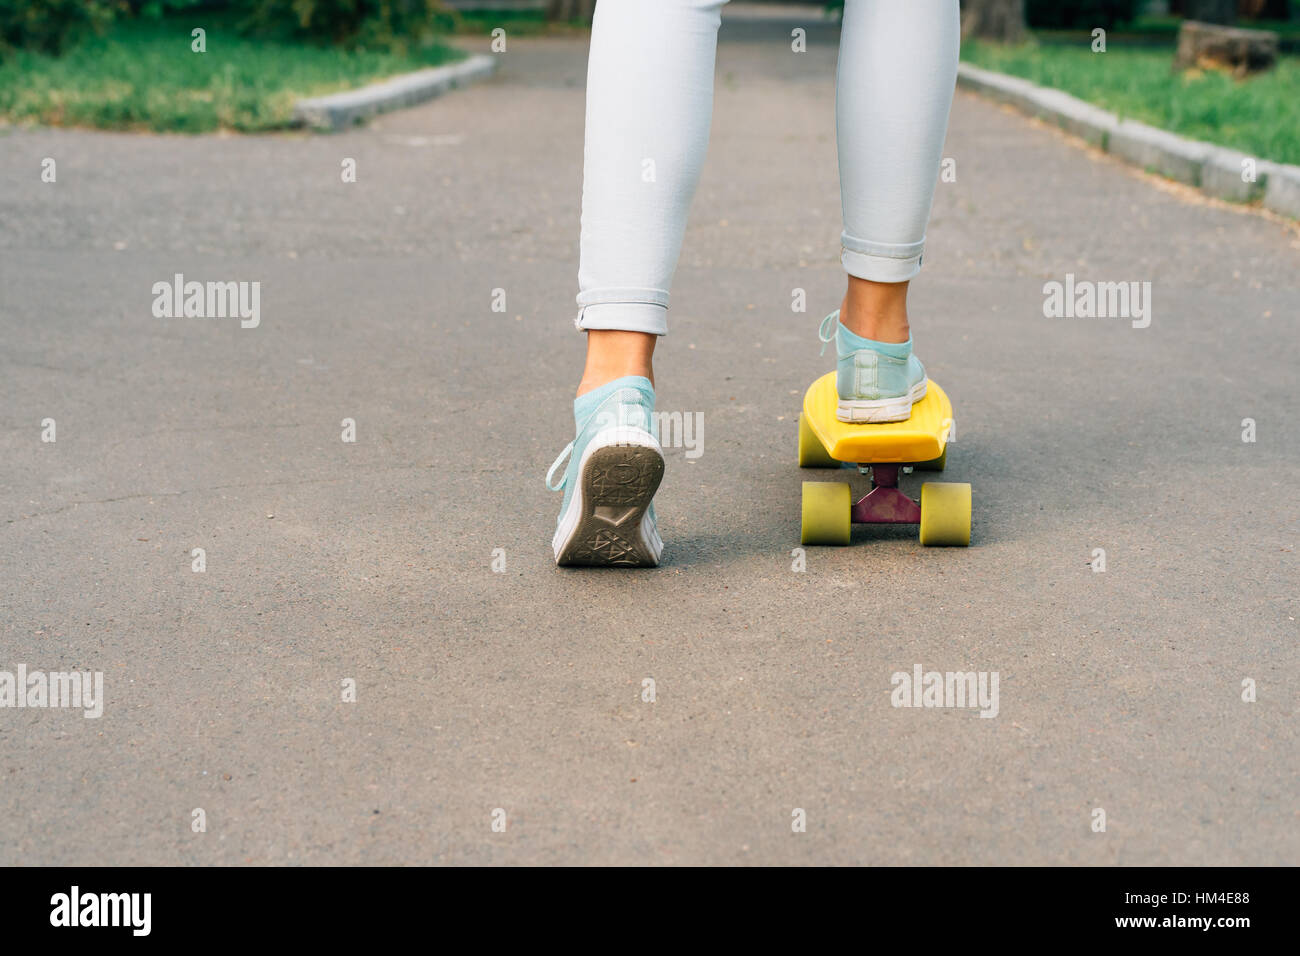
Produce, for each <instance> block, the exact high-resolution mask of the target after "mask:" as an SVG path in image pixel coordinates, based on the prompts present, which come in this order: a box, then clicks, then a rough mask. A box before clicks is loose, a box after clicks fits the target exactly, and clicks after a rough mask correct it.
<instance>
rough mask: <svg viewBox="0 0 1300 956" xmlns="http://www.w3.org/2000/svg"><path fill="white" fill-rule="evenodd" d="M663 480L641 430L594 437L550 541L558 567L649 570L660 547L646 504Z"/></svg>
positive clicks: (655, 448) (656, 451)
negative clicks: (639, 568) (642, 568)
mask: <svg viewBox="0 0 1300 956" xmlns="http://www.w3.org/2000/svg"><path fill="white" fill-rule="evenodd" d="M663 476H664V453H663V449H662V448H661V447H660V446H659V442H658V441H656V440H655V437H654V436H653V435H651V434H650V433H649V432H647V431H645V430H644V429H641V428H632V427H628V426H619V427H615V428H607V429H605V430H604V431H601V432H597V433H596V435H594V436H593V437H592V439H591V442H590V443H589V444H588V445H587V447H586V449H585V450H584V451H583V453H582V459H581V461H579V462H578V474H577V478H576V480H577V483H578V484H577V487H576V488H574V489H573V496H572V497H571V498H570V499H569V508H568V510H567V511H566V512H565V513H564V514H563V515H562V516H561V518H560V523H559V525H558V527H556V529H555V536H554V537H553V538H552V539H551V549H552V550H553V551H554V552H555V563H556V564H558V565H562V566H570V565H587V566H594V567H618V568H638V567H654V566H655V565H657V564H658V563H659V556H660V555H661V554H662V553H663V550H664V542H663V539H662V538H660V537H659V529H658V528H656V527H655V523H654V521H652V520H651V518H650V502H651V501H653V500H654V496H655V492H656V491H658V490H659V482H660V481H661V480H662V479H663Z"/></svg>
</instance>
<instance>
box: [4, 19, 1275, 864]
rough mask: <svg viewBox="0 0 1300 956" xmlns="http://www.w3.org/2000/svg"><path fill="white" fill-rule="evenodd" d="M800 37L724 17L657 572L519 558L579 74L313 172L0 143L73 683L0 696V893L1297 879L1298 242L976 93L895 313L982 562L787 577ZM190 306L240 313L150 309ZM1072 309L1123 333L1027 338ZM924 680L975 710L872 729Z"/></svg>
mask: <svg viewBox="0 0 1300 956" xmlns="http://www.w3.org/2000/svg"><path fill="white" fill-rule="evenodd" d="M788 29H789V27H788V25H787V24H783V23H782V22H780V21H779V20H768V21H756V22H745V21H741V20H738V19H734V18H733V19H730V20H728V21H727V22H725V23H724V26H723V30H722V38H721V46H720V51H719V61H718V73H717V99H716V109H715V117H714V129H713V137H712V142H711V146H710V153H709V158H708V162H707V165H706V168H705V170H704V174H703V179H702V182H701V184H700V188H699V192H698V195H697V198H696V202H695V207H694V212H693V219H692V221H691V226H690V230H689V234H688V236H687V238H686V243H685V248H684V250H683V253H682V258H681V264H680V267H679V270H678V273H677V279H676V284H675V288H674V308H673V311H672V314H671V323H672V331H671V333H670V334H669V335H668V336H667V337H666V338H665V339H664V340H663V341H662V342H661V345H660V350H659V353H658V356H657V358H658V362H657V375H658V385H659V408H660V409H661V410H665V411H682V412H699V413H702V415H703V419H704V423H705V430H704V433H703V440H704V445H703V449H704V451H703V454H702V455H701V456H700V457H699V458H696V459H688V458H687V457H686V455H685V452H684V450H683V449H680V448H678V449H669V451H668V467H667V474H666V477H665V481H664V484H663V486H662V488H661V491H660V494H659V497H658V499H657V501H658V508H659V515H660V522H661V528H662V531H663V536H664V538H665V541H666V542H667V546H666V550H665V554H664V564H663V566H662V567H660V568H659V569H656V570H652V571H639V572H631V571H610V570H604V571H602V570H559V569H556V568H555V567H554V566H553V563H552V556H551V553H550V549H549V541H550V536H551V532H552V529H553V526H554V525H553V522H554V519H555V514H556V512H557V510H558V496H556V495H553V494H550V493H548V492H547V491H546V490H545V488H544V487H543V483H542V476H543V473H544V471H545V469H546V468H547V466H548V465H549V464H550V463H551V460H552V458H553V457H554V456H555V455H556V454H557V453H558V452H559V450H560V449H561V448H562V447H563V445H564V443H565V442H566V441H567V440H568V439H569V438H570V437H572V436H571V428H572V421H571V414H570V400H571V396H572V390H573V387H574V385H575V384H576V381H577V377H578V373H579V369H580V364H581V350H582V340H581V337H580V336H579V335H578V334H577V333H575V332H574V331H573V327H572V317H573V312H574V306H573V296H574V294H575V292H576V270H577V242H578V227H579V204H578V200H579V196H580V191H581V159H582V123H583V83H584V73H585V53H586V47H585V43H586V41H585V39H584V38H583V37H581V36H573V37H565V38H538V39H530V40H522V39H516V40H512V41H511V43H510V46H509V52H508V53H507V54H505V55H504V56H503V58H502V61H501V67H500V69H499V71H498V73H497V75H496V76H495V77H494V78H493V79H492V80H490V81H489V82H487V83H484V84H481V85H478V86H475V87H473V88H470V89H468V90H464V91H461V92H458V93H456V94H454V95H452V96H449V97H446V98H443V99H440V100H437V101H434V102H432V103H429V104H426V105H424V106H422V107H419V108H415V109H412V110H409V111H405V112H401V113H394V114H389V115H386V116H384V117H381V118H379V119H377V120H376V121H375V122H373V124H372V125H370V126H369V127H366V128H360V129H356V130H353V131H350V132H347V133H344V134H340V135H337V136H314V135H305V134H293V135H283V136H265V137H239V136H218V137H204V138H186V137H175V136H145V135H110V134H103V133H94V132H87V131H75V130H22V131H8V132H7V133H6V134H4V135H2V136H0V158H2V160H3V161H2V162H0V321H2V323H3V324H2V327H3V336H4V345H3V349H2V353H0V370H2V372H0V395H2V396H3V429H2V430H0V442H2V443H3V444H2V445H0V497H2V501H3V513H4V525H3V527H4V532H3V536H2V537H0V549H2V550H0V566H2V567H3V572H4V589H3V601H4V607H3V620H2V621H0V635H2V639H3V646H2V648H0V650H2V651H3V653H0V670H3V669H8V670H13V669H14V668H15V667H16V666H17V665H18V664H20V663H24V664H26V665H27V666H28V667H29V668H31V669H38V668H39V669H44V670H51V671H57V670H74V669H75V670H87V671H102V672H104V674H105V693H106V697H107V701H106V704H105V710H104V714H103V716H102V717H101V718H100V719H98V720H94V719H85V718H83V717H82V716H81V715H80V713H79V712H75V711H69V710H55V709H22V710H19V709H3V710H0V864H16V863H40V864H55V863H61V864H161V863H184V864H283V863H306V864H315V863H345V864H356V863H369V864H387V863H411V864H420V863H453V864H465V863H492V864H524V863H529V864H551V863H592V864H610V863H644V864H667V863H709V864H760V863H782V864H804V863H839V864H856V863H871V864H905V863H914V864H991V863H999V864H1230V863H1245V864H1284V863H1295V862H1296V861H1297V858H1298V857H1300V853H1298V851H1300V826H1297V823H1300V802H1298V801H1297V796H1296V795H1297V783H1298V781H1297V767H1298V765H1300V761H1298V760H1297V746H1296V745H1297V726H1298V722H1297V719H1296V718H1297V708H1296V701H1297V689H1298V684H1300V680H1298V677H1297V663H1298V655H1297V650H1296V636H1297V630H1296V627H1297V625H1296V616H1297V607H1296V593H1297V586H1296V584H1297V575H1296V555H1295V546H1296V531H1297V521H1298V516H1297V510H1298V508H1300V495H1297V476H1298V474H1300V470H1298V469H1297V465H1298V464H1300V456H1298V455H1297V449H1296V441H1295V438H1296V431H1295V420H1296V411H1297V409H1296V398H1295V387H1296V367H1297V342H1298V341H1300V333H1297V327H1296V314H1297V308H1298V307H1300V269H1298V268H1297V264H1298V263H1300V243H1298V242H1297V238H1296V235H1295V233H1294V231H1293V230H1292V229H1291V228H1290V227H1288V226H1287V225H1286V224H1284V223H1282V222H1281V221H1279V220H1275V219H1271V218H1268V217H1265V216H1262V215H1259V214H1257V213H1253V212H1246V211H1242V210H1239V209H1235V208H1231V207H1228V206H1226V205H1224V204H1221V203H1214V202H1210V201H1207V200H1204V199H1202V198H1198V197H1197V196H1196V195H1195V194H1194V193H1191V192H1190V191H1188V190H1184V189H1181V188H1180V187H1176V186H1173V185H1167V184H1161V183H1159V182H1158V181H1156V180H1154V179H1153V178H1151V177H1149V176H1146V175H1145V174H1142V173H1140V172H1136V171H1134V170H1132V169H1130V168H1128V167H1126V166H1124V165H1122V164H1121V163H1119V162H1117V161H1115V160H1113V159H1108V158H1106V157H1104V156H1102V155H1100V154H1097V153H1095V152H1090V151H1088V150H1087V149H1085V148H1083V147H1081V146H1080V145H1078V144H1077V143H1073V142H1070V141H1068V140H1067V139H1065V138H1064V136H1063V135H1062V134H1061V133H1059V132H1056V131H1052V130H1050V129H1048V128H1047V127H1045V126H1043V125H1042V124H1038V123H1035V122H1033V121H1031V120H1027V119H1026V118H1024V117H1022V116H1021V115H1019V114H1016V113H1013V112H1011V111H1010V110H1008V109H1006V108H1004V107H1000V106H998V105H995V104H991V103H989V102H986V101H983V100H980V99H977V98H975V97H974V96H973V95H971V94H969V93H959V94H958V96H957V100H956V104H955V107H954V112H953V119H952V125H951V130H950V133H949V142H948V146H947V151H946V155H948V156H950V157H952V158H954V159H955V160H956V170H957V178H956V181H955V182H951V183H941V184H940V186H939V193H938V197H937V200H936V204H935V211H934V219H933V223H932V227H931V230H930V234H929V240H930V244H929V248H928V250H927V256H926V267H925V271H924V273H923V275H922V277H921V278H920V279H919V280H918V281H917V282H916V283H915V284H914V289H913V295H912V312H913V318H914V330H915V339H916V342H917V348H918V353H919V354H920V356H921V357H922V358H923V360H924V361H925V362H926V363H927V365H928V367H929V369H930V372H931V374H932V376H933V377H934V378H935V380H936V381H938V382H940V383H941V384H942V385H943V386H944V387H945V389H946V390H947V391H948V393H949V394H950V395H951V396H952V397H953V399H954V402H955V405H956V409H957V420H958V424H959V435H958V439H959V440H958V442H957V443H956V444H955V445H954V446H953V449H952V451H951V454H950V456H949V470H948V474H947V476H946V477H947V478H948V480H957V481H970V482H971V483H972V484H973V486H974V501H975V524H974V540H973V541H972V547H971V548H970V549H968V550H942V549H934V550H926V549H922V548H921V547H919V545H918V544H917V542H916V540H915V538H914V532H913V531H911V530H895V531H885V532H880V531H874V532H869V531H863V530H856V531H855V533H854V543H853V546H852V547H848V548H843V549H809V550H808V552H807V570H806V571H805V572H802V573H799V572H795V571H793V570H792V564H793V562H794V557H792V552H793V551H794V549H796V548H797V547H798V545H799V491H800V482H801V481H802V480H804V479H805V478H808V477H826V476H825V475H824V474H813V475H811V476H810V475H809V474H808V473H801V472H800V471H799V469H798V468H797V467H796V466H795V461H794V439H795V421H796V414H797V411H798V408H799V402H800V396H801V394H802V390H803V389H804V388H805V387H806V386H807V384H808V383H809V382H810V381H812V379H813V378H814V377H815V376H817V375H819V374H821V373H822V372H824V371H826V370H827V369H829V368H830V367H832V361H831V358H830V356H825V357H823V356H820V355H819V354H818V353H819V344H818V342H817V339H816V325H817V322H818V320H819V319H820V318H821V316H822V315H823V314H824V313H825V312H826V311H829V310H831V309H832V308H834V307H835V306H836V304H837V303H838V301H839V298H840V296H841V294H842V291H843V276H842V273H841V271H840V267H839V263H838V236H839V230H840V219H839V201H838V184H837V172H836V159H835V144H834V121H833V102H834V84H833V72H834V61H835V35H834V29H833V28H831V27H826V26H819V25H815V24H814V25H813V28H812V29H811V30H810V35H809V39H810V45H809V49H808V51H807V52H806V53H802V54H795V53H792V52H790V49H789V41H788V37H789V33H788ZM484 45H485V44H484ZM45 157H53V158H55V159H56V160H57V172H58V180H57V182H56V183H54V184H43V183H41V182H40V180H39V172H40V164H41V161H42V159H43V158H45ZM349 157H350V158H354V159H355V160H356V161H357V172H358V181H357V182H356V183H355V184H344V183H342V182H341V181H340V164H341V163H342V161H343V159H344V158H349ZM178 272H179V273H183V274H184V275H185V276H186V278H187V279H197V280H200V281H207V280H236V281H239V280H242V281H253V280H256V281H260V282H261V283H262V298H261V310H262V318H261V324H260V326H258V327H257V328H255V329H243V328H240V326H239V323H238V321H237V320H234V319H200V318H171V319H168V318H155V317H154V316H153V314H152V313H151V304H152V302H153V294H152V292H151V288H152V285H153V283H155V282H158V281H167V280H169V279H170V278H171V277H172V276H173V275H174V274H175V273H178ZM1067 273H1073V274H1075V275H1076V276H1077V277H1078V278H1080V279H1090V280H1097V281H1149V282H1151V283H1152V290H1153V291H1152V296H1153V316H1152V321H1151V324H1150V326H1149V327H1148V328H1145V329H1135V328H1133V327H1132V326H1131V323H1130V322H1129V321H1127V320H1125V319H1049V318H1045V317H1044V314H1043V300H1044V295H1043V286H1044V283H1045V282H1049V281H1053V280H1057V281H1063V280H1064V277H1065V275H1066V274H1067ZM796 288H802V289H805V290H806V291H807V296H808V311H807V312H806V313H804V314H795V313H792V311H791V296H792V290H794V289H796ZM494 289H504V290H506V296H507V299H506V301H507V306H508V311H507V312H505V313H500V312H494V311H492V308H491V305H492V299H493V290H494ZM46 418H53V419H55V421H56V423H57V424H56V427H57V433H56V434H57V441H55V442H54V443H48V442H42V441H41V439H40V436H41V422H42V420H44V419H46ZM344 418H353V419H355V421H356V428H357V440H356V442H355V443H352V444H347V443H344V442H343V441H341V421H342V420H343V419H344ZM1246 418H1250V419H1253V420H1254V421H1255V423H1256V429H1257V440H1256V441H1254V442H1244V441H1243V440H1242V432H1243V425H1242V422H1243V419H1246ZM845 474H850V473H848V472H846V473H845ZM852 477H854V478H855V479H856V476H852ZM909 481H911V479H909ZM918 484H919V481H911V484H910V485H909V486H908V487H910V488H911V489H912V490H916V488H917V486H918ZM200 547H201V548H204V549H205V550H206V555H207V570H206V572H205V573H194V572H192V570H191V552H192V549H194V548H200ZM1097 548H1102V549H1104V550H1105V555H1106V570H1105V572H1104V573H1097V572H1095V571H1094V570H1092V567H1091V566H1090V562H1091V561H1092V560H1093V554H1094V549H1097ZM494 549H504V553H505V556H506V571H505V572H504V573H495V572H494V571H493V570H492V567H491V563H492V560H493V553H494ZM917 664H920V665H922V666H923V667H924V668H925V669H926V670H937V671H967V670H971V671H988V672H994V671H996V672H997V673H998V674H999V677H1000V709H999V713H998V716H997V717H996V718H995V719H980V718H979V717H978V716H977V715H976V713H975V712H974V711H972V710H969V709H965V710H961V709H925V708H921V709H913V708H896V707H893V706H891V690H892V685H891V675H892V674H894V673H895V672H899V671H902V672H909V673H910V672H911V671H912V669H913V667H914V666H915V665H917ZM645 678H652V679H653V680H654V681H655V682H656V700H655V702H654V703H646V702H643V701H642V700H641V692H642V681H643V680H644V679H645ZM346 679H353V680H355V681H356V686H357V700H356V702H355V703H345V702H343V701H342V700H341V690H340V689H341V686H342V683H341V682H342V681H344V680H346ZM1248 679H1249V680H1252V681H1254V682H1255V686H1256V688H1257V700H1256V701H1255V702H1254V703H1248V702H1244V701H1243V700H1242V694H1243V687H1242V685H1243V681H1246V680H1248ZM196 808H201V809H202V810H203V811H204V812H205V814H206V820H207V829H206V832H202V833H195V832H193V830H192V826H191V821H192V813H193V811H194V810H195V809H196ZM496 808H502V809H504V810H505V811H506V814H507V821H508V826H507V828H506V830H505V832H493V830H492V828H491V823H492V813H493V811H494V809H496ZM796 808H802V809H803V810H804V811H805V812H806V814H807V832H805V833H794V832H792V813H793V811H794V810H795V809H796ZM1097 808H1100V809H1103V810H1104V811H1105V814H1106V829H1105V832H1094V831H1093V829H1092V822H1093V820H1094V810H1095V809H1097Z"/></svg>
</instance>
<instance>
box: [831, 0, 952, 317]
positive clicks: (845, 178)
mask: <svg viewBox="0 0 1300 956" xmlns="http://www.w3.org/2000/svg"><path fill="white" fill-rule="evenodd" d="M960 33H961V28H960V18H959V13H958V5H957V0H906V2H893V0H847V2H846V3H845V8H844V21H843V26H842V31H841V38H840V56H839V74H838V81H837V94H836V103H835V119H836V127H837V131H838V138H839V158H840V192H841V201H842V205H843V211H844V234H843V236H842V240H841V241H842V243H843V254H842V260H843V263H844V269H845V271H846V272H848V274H849V281H848V291H847V293H846V295H845V298H844V303H843V305H842V306H841V310H840V319H841V321H842V322H843V324H844V326H845V327H846V328H847V329H849V330H850V331H851V332H853V333H856V334H857V335H860V336H862V337H863V338H866V339H872V340H875V341H878V342H887V343H903V342H906V341H907V340H908V339H909V337H910V335H911V331H910V328H909V324H908V317H907V286H908V282H909V280H911V279H912V278H913V277H914V276H915V275H916V274H917V272H918V271H919V270H920V268H921V254H922V252H923V251H924V247H925V229H926V225H927V223H928V222H929V219H930V206H931V203H932V202H933V199H934V188H935V182H936V179H937V178H938V173H939V163H940V161H941V159H942V157H943V140H944V134H945V132H946V131H947V128H948V113H949V110H950V108H951V106H952V95H953V88H954V86H955V84H956V78H957V57H958V47H959V44H960Z"/></svg>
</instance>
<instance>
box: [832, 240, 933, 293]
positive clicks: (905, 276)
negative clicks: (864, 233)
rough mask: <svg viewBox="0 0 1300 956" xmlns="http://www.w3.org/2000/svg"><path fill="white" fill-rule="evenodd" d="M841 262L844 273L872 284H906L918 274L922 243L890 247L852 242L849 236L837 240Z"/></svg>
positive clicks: (880, 244)
mask: <svg viewBox="0 0 1300 956" xmlns="http://www.w3.org/2000/svg"><path fill="white" fill-rule="evenodd" d="M840 245H841V246H842V247H843V249H842V250H841V252H840V262H842V263H843V264H844V271H845V272H847V273H848V274H849V275H851V276H855V277H857V278H859V279H868V280H870V281H871V282H906V281H907V280H909V279H912V278H914V277H915V276H916V274H917V273H919V272H920V271H921V259H922V257H923V254H924V253H925V240H924V239H922V240H921V241H920V242H909V243H906V244H903V245H892V244H889V243H883V242H867V241H866V240H865V239H855V238H853V237H852V236H850V235H849V234H848V233H844V234H842V235H841V236H840Z"/></svg>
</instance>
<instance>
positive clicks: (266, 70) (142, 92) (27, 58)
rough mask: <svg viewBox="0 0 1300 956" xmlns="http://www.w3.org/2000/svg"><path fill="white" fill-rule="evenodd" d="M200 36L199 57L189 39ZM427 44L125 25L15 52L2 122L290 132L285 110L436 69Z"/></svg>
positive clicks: (224, 26) (170, 22) (436, 52)
mask: <svg viewBox="0 0 1300 956" xmlns="http://www.w3.org/2000/svg"><path fill="white" fill-rule="evenodd" d="M195 26H202V27H203V28H204V29H205V30H207V38H206V39H207V52H206V53H193V52H191V50H190V42H191V40H190V31H191V29H193V28H194V27H195ZM461 56H462V54H461V53H460V52H459V51H458V50H455V49H453V48H451V47H449V46H446V45H444V44H434V45H431V46H429V47H427V48H424V49H421V50H418V51H415V52H413V53H411V54H410V55H407V56H399V55H396V54H392V53H382V52H378V51H345V50H338V49H334V48H325V47H315V46H310V45H306V44H302V43H293V42H286V41H276V40H265V39H254V38H250V37H245V36H243V35H241V34H240V33H238V32H237V31H236V30H235V29H234V27H233V25H232V24H231V23H230V22H229V21H222V20H219V19H217V18H215V17H213V16H212V15H210V14H205V15H204V16H202V17H198V16H187V17H172V18H167V19H163V20H153V21H150V20H132V21H124V22H120V23H117V24H115V25H114V27H113V30H112V32H111V33H110V34H108V35H107V36H104V37H96V38H91V39H89V40H87V41H86V42H84V43H83V44H81V45H80V46H78V47H76V48H75V49H72V50H69V51H68V52H67V53H65V54H64V55H63V56H61V57H50V56H44V55H40V54H33V53H26V52H22V51H19V52H18V53H15V54H14V55H13V56H11V57H10V58H8V59H7V60H5V61H4V62H3V63H0V121H4V122H9V123H43V124H48V125H56V126H95V127H100V128H103V129H148V130H158V131H167V132H182V133H204V132H209V131H212V130H216V129H232V130H239V131H241V132H254V131H258V130H268V129H276V128H280V127H283V126H286V125H288V122H289V119H290V115H291V113H292V110H293V103H294V101H295V100H297V99H299V98H300V97H302V96H314V95H319V94H322V93H331V92H335V91H338V90H344V89H351V88H354V87H357V86H362V85H364V84H366V83H368V82H371V81H373V80H377V79H381V78H383V77H385V76H391V75H393V74H395V73H402V72H406V71H408V70H416V69H420V68H422V67H426V66H436V65H438V64H441V63H447V62H450V61H452V60H456V59H459V58H460V57H461Z"/></svg>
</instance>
